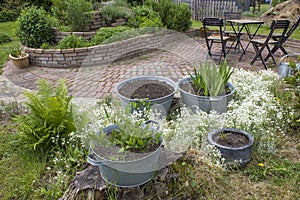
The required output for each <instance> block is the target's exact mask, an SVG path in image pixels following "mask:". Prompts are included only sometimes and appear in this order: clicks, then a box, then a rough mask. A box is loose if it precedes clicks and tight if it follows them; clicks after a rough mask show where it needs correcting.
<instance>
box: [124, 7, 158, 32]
mask: <svg viewBox="0 0 300 200" xmlns="http://www.w3.org/2000/svg"><path fill="white" fill-rule="evenodd" d="M132 11H133V15H131V16H130V17H129V19H128V26H130V27H134V28H140V27H162V26H163V24H162V22H161V20H160V17H159V14H158V13H157V12H155V11H154V10H152V8H151V7H147V6H137V7H135V8H133V9H132Z"/></svg>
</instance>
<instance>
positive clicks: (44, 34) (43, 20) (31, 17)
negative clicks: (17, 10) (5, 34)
mask: <svg viewBox="0 0 300 200" xmlns="http://www.w3.org/2000/svg"><path fill="white" fill-rule="evenodd" d="M17 23H18V27H17V35H18V36H19V38H20V41H21V43H22V44H24V45H26V46H28V47H33V48H38V47H40V46H41V45H42V44H43V43H45V42H47V43H49V44H53V43H54V31H53V29H52V28H51V26H52V24H51V20H50V18H49V17H48V16H47V14H46V12H45V10H43V9H42V8H37V7H34V6H33V7H28V8H26V9H24V10H22V12H21V15H20V16H19V17H18V21H17Z"/></svg>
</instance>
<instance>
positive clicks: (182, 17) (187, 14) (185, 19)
mask: <svg viewBox="0 0 300 200" xmlns="http://www.w3.org/2000/svg"><path fill="white" fill-rule="evenodd" d="M176 8H177V9H176V15H175V23H174V28H173V29H174V30H176V31H186V30H188V29H189V28H190V27H191V25H192V21H191V17H192V14H191V11H190V9H189V6H188V5H186V4H180V5H179V6H177V7H176Z"/></svg>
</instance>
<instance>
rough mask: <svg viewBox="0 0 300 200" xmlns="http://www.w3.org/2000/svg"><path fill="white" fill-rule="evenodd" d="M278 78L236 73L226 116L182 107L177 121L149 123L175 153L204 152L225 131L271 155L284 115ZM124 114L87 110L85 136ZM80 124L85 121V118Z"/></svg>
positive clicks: (101, 108) (106, 109)
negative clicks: (214, 134) (248, 137)
mask: <svg viewBox="0 0 300 200" xmlns="http://www.w3.org/2000/svg"><path fill="white" fill-rule="evenodd" d="M279 81H280V80H279V79H278V75H277V74H275V73H273V72H270V71H260V72H249V71H245V70H242V69H236V70H235V71H234V74H233V75H232V76H231V80H230V82H231V83H232V84H233V85H234V87H235V89H236V93H235V95H234V97H233V99H232V100H231V101H230V103H229V105H228V111H227V112H226V113H223V114H218V113H216V112H211V113H209V114H208V113H206V112H203V111H201V110H196V112H192V111H191V110H190V109H188V108H186V107H182V108H181V109H180V112H179V114H178V116H177V117H175V119H173V120H171V121H166V120H164V119H162V118H160V117H158V116H157V115H156V114H155V113H150V115H149V117H150V119H153V120H155V121H158V122H159V123H160V130H161V131H162V133H163V137H164V141H165V147H166V148H168V149H171V150H174V151H180V152H181V151H186V150H188V149H189V148H195V149H199V150H201V149H203V147H204V146H206V141H207V134H208V133H209V132H210V131H212V130H214V129H219V128H223V127H231V128H237V129H242V130H245V131H248V132H249V133H250V134H252V135H253V136H254V138H255V141H256V143H257V144H258V145H257V147H258V151H259V152H269V153H272V152H274V151H275V150H276V148H275V142H276V137H277V134H278V133H281V126H282V123H281V122H280V121H281V119H282V116H283V113H282V112H283V111H282V109H281V107H280V105H279V103H278V102H277V101H276V99H275V98H274V95H273V93H272V91H270V87H271V86H274V84H277V83H279ZM118 112H122V108H121V106H115V105H114V106H111V107H109V106H103V105H102V106H99V105H97V106H92V107H91V108H90V109H88V112H87V113H88V114H86V116H89V120H87V121H88V123H87V124H88V125H87V126H85V127H84V128H82V129H81V131H80V132H81V134H82V135H88V134H90V133H95V132H97V131H99V129H101V128H103V127H105V126H108V125H110V124H112V123H113V120H114V118H113V117H114V116H118V115H115V114H116V113H118ZM140 115H141V113H133V115H131V119H132V121H133V122H135V121H136V120H139V119H140ZM80 121H81V122H83V121H85V120H83V119H82V118H81V119H80Z"/></svg>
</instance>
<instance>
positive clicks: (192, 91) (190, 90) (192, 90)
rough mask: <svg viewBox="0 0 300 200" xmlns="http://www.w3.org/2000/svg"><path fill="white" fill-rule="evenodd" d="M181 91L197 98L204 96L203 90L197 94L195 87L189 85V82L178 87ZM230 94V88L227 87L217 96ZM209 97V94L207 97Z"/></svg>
mask: <svg viewBox="0 0 300 200" xmlns="http://www.w3.org/2000/svg"><path fill="white" fill-rule="evenodd" d="M179 87H180V88H181V89H182V90H184V91H186V92H188V93H190V94H194V95H198V96H205V95H204V90H201V91H200V92H197V89H196V87H195V86H194V85H193V84H192V83H191V82H185V83H182V84H181V85H180V86H179ZM230 92H231V90H230V88H229V87H228V85H226V86H225V91H223V92H222V93H221V94H219V96H224V95H226V94H229V93H230ZM208 96H210V94H209V95H208Z"/></svg>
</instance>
